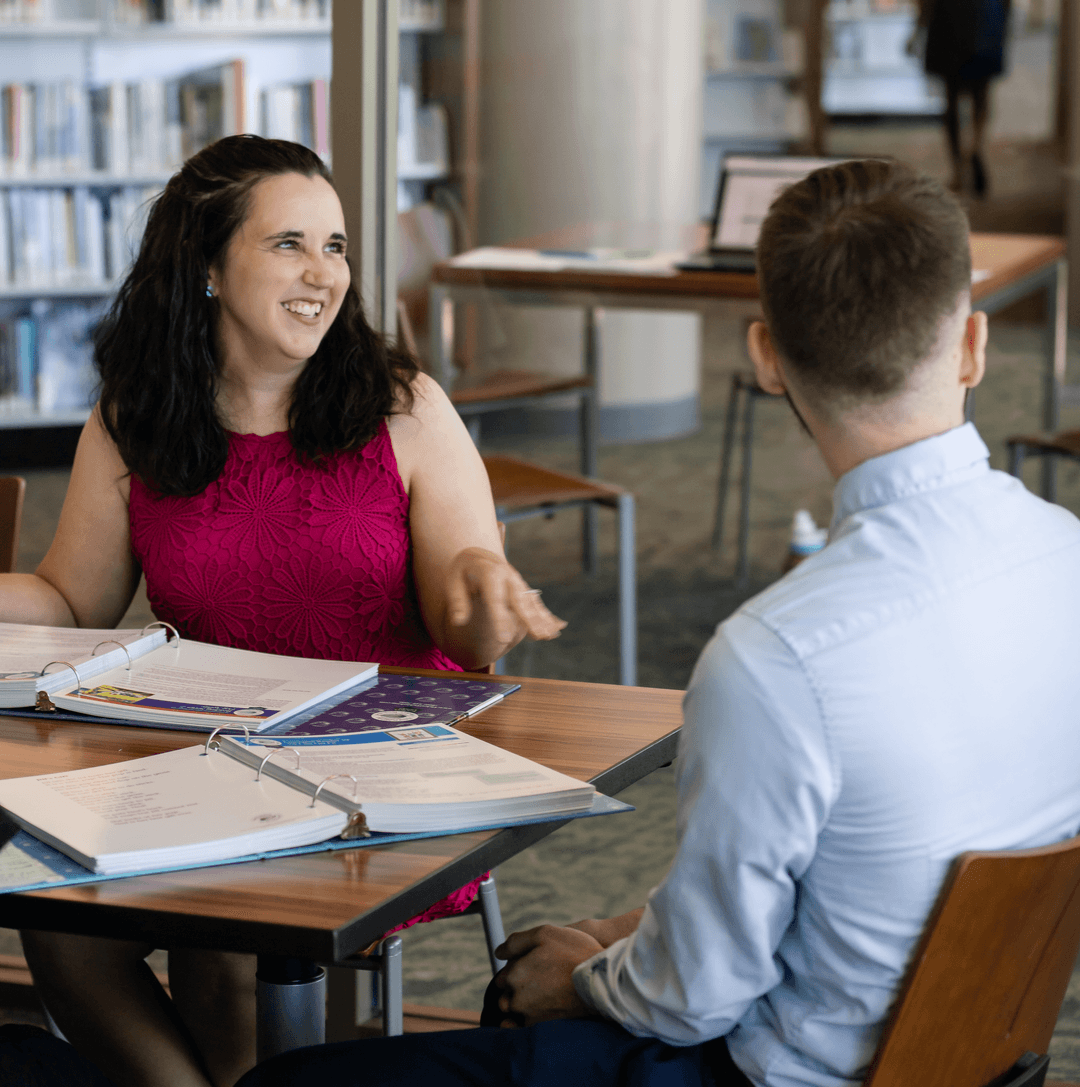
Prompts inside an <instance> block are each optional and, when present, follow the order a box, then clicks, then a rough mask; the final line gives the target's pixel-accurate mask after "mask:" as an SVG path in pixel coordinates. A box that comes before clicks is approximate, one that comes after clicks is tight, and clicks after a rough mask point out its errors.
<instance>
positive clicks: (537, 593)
mask: <svg viewBox="0 0 1080 1087" xmlns="http://www.w3.org/2000/svg"><path fill="white" fill-rule="evenodd" d="M521 595H522V596H543V595H544V590H543V589H522V590H521Z"/></svg>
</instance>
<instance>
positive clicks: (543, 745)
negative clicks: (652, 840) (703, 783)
mask: <svg viewBox="0 0 1080 1087" xmlns="http://www.w3.org/2000/svg"><path fill="white" fill-rule="evenodd" d="M383 671H387V672H402V671H405V672H409V673H411V674H416V672H417V671H418V670H414V669H393V668H387V669H383ZM423 674H430V675H441V674H444V673H438V672H431V673H423ZM476 678H479V679H490V677H489V676H478V677H476ZM503 678H509V677H500V680H502V679H503ZM514 682H520V683H521V690H519V691H516V692H515V693H514V694H512V695H510V696H509V697H508V698H506V699H505V700H503V701H502V702H500V703H498V704H497V705H495V706H492V707H491V708H490V709H487V710H484V711H483V712H482V713H481V714H479V715H478V716H477V717H475V718H473V719H471V720H468V721H465V722H462V723H461V725H460V726H458V727H460V728H461V729H462V731H464V732H468V733H470V734H471V735H473V736H477V737H479V738H480V739H482V740H486V741H488V742H489V743H494V744H498V745H499V746H501V747H505V748H507V749H508V750H511V751H515V752H517V753H519V754H521V755H524V756H526V757H527V758H530V759H534V760H535V761H537V762H541V763H544V764H545V765H547V766H550V767H552V768H553V769H555V770H559V771H561V772H562V773H565V774H569V775H570V776H572V777H576V778H578V779H580V780H583V781H592V782H593V783H594V784H596V786H597V787H598V788H599V789H600V791H601V792H605V793H608V794H614V793H616V792H618V791H620V790H621V789H624V788H625V787H626V786H627V785H629V784H631V783H632V782H634V781H637V780H638V779H640V778H641V777H644V776H645V775H646V774H648V773H650V772H651V771H652V770H655V769H656V768H657V767H659V766H662V765H664V764H665V763H667V762H670V761H671V759H672V758H673V757H674V754H675V747H676V734H677V732H678V729H679V727H680V725H681V723H682V713H681V699H682V692H681V691H672V690H661V689H657V688H646V687H618V686H609V685H606V684H598V683H572V682H568V681H562V680H544V679H520V680H514ZM199 739H200V738H199V735H198V734H193V733H185V732H169V731H165V730H160V729H146V728H138V727H131V726H123V725H106V724H101V725H99V724H85V725H84V724H82V723H80V722H74V721H47V720H41V719H28V718H17V717H2V718H0V777H22V776H25V775H28V774H40V773H55V772H57V771H60V770H74V769H79V768H81V767H86V766H100V765H102V764H105V763H110V762H121V761H123V760H125V759H134V758H141V757H142V756H144V755H153V754H156V753H158V752H161V751H169V750H173V749H175V748H178V747H185V746H190V745H191V744H192V743H198V742H199ZM204 739H205V737H204ZM615 818H617V816H616V817H615ZM559 825H560V824H558V823H545V824H537V825H534V826H526V827H514V828H509V829H507V830H502V831H482V832H478V833H473V834H457V835H452V836H447V837H442V838H428V839H423V840H421V841H413V842H402V843H399V844H397V845H390V846H371V847H363V848H358V849H352V850H342V851H340V852H336V853H313V854H307V855H304V856H299V857H282V858H278V859H276V860H268V861H253V862H250V863H247V864H233V865H224V866H218V867H214V868H200V869H195V870H192V871H186V872H172V873H167V874H162V875H155V876H132V877H129V878H126V879H120V880H113V881H109V882H105V883H98V884H89V885H83V886H78V887H62V888H56V889H51V890H47V891H33V892H29V893H26V894H7V895H0V925H4V926H7V927H11V928H35V927H37V928H42V929H51V930H56V931H63V932H81V933H89V934H97V935H107V936H128V937H132V938H141V939H146V940H149V941H150V942H152V943H154V944H156V945H157V946H168V945H169V944H175V945H187V946H194V947H219V948H225V949H231V950H235V951H254V952H263V953H270V954H283V955H284V954H288V955H295V956H298V957H304V958H309V959H314V960H316V961H319V962H332V961H334V960H335V959H341V958H344V957H346V956H348V955H350V954H352V953H353V952H355V951H356V950H358V949H359V948H361V947H364V946H366V945H367V944H368V943H370V942H371V941H372V940H374V939H376V938H377V937H378V936H380V935H381V934H382V933H383V932H385V931H386V930H387V929H388V928H391V927H392V926H393V925H395V924H398V923H399V922H401V921H404V920H406V919H407V918H408V917H411V916H414V915H415V914H417V913H419V912H420V911H421V910H423V909H425V908H426V907H427V906H429V905H430V904H431V903H432V902H435V901H437V900H438V899H439V898H441V897H443V896H444V895H446V894H448V893H449V892H450V891H452V890H453V889H455V888H456V887H459V886H461V885H462V884H463V883H465V882H467V881H468V880H469V879H472V878H474V877H475V876H478V875H480V874H481V873H482V872H484V871H485V870H487V869H488V868H491V867H493V866H494V865H496V864H498V863H500V862H501V861H503V860H506V859H507V858H508V857H511V856H513V855H514V854H515V853H518V852H520V851H521V850H522V849H524V848H526V847H527V846H529V845H531V844H533V843H534V842H536V841H539V840H540V839H541V838H543V837H544V836H545V835H547V834H549V833H551V831H552V830H554V829H556V828H557V827H558V826H559Z"/></svg>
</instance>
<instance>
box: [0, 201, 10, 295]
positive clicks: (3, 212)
mask: <svg viewBox="0 0 1080 1087" xmlns="http://www.w3.org/2000/svg"><path fill="white" fill-rule="evenodd" d="M7 198H8V193H6V192H5V191H3V190H2V189H0V288H4V287H7V286H9V285H10V284H11V233H10V227H9V223H10V221H11V220H10V216H9V211H8V199H7Z"/></svg>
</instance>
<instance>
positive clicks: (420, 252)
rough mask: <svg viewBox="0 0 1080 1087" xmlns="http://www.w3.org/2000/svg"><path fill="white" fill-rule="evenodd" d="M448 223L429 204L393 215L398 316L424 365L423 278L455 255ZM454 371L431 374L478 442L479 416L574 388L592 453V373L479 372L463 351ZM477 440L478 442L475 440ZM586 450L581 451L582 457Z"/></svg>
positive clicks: (585, 466) (426, 317) (585, 467)
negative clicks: (395, 219)
mask: <svg viewBox="0 0 1080 1087" xmlns="http://www.w3.org/2000/svg"><path fill="white" fill-rule="evenodd" d="M452 234H453V231H452V224H451V220H450V217H449V215H448V214H447V213H446V212H445V211H443V210H442V209H440V208H437V207H435V205H433V204H418V205H417V206H416V207H414V208H410V209H409V210H408V211H403V212H401V213H400V214H399V215H398V253H399V264H400V268H399V273H398V317H399V321H400V318H401V315H402V312H403V311H404V313H405V314H406V315H407V317H408V321H407V324H406V327H407V328H408V329H409V333H408V336H409V349H410V350H411V351H412V352H413V354H414V355H415V356H416V357H417V358H418V359H420V360H421V362H423V363H424V364H425V365H426V366H428V368H429V372H430V365H431V360H430V359H429V358H428V357H427V354H426V352H424V351H422V350H421V348H420V344H421V343H423V344H427V343H428V341H429V336H428V327H429V324H430V321H431V315H430V314H429V313H428V283H429V281H430V279H431V272H432V269H433V268H434V267H435V265H436V264H438V263H439V262H440V261H444V260H449V259H450V257H451V256H453V254H454V245H453V237H452ZM454 366H455V368H456V370H457V373H456V374H454V375H441V374H434V375H433V376H435V377H436V378H437V379H438V380H440V381H446V383H447V384H448V386H449V387H448V394H449V396H450V401H451V403H452V404H453V405H454V407H455V408H457V410H458V413H459V414H460V415H461V416H462V418H463V419H464V420H465V423H466V425H467V426H468V427H469V432H470V434H472V436H473V441H474V442H477V443H478V439H479V436H480V419H481V417H482V416H483V415H485V414H488V413H490V412H495V411H503V410H505V409H507V408H514V407H522V406H524V405H527V404H528V403H530V402H535V401H536V400H540V399H544V398H547V397H553V396H565V395H566V394H567V393H573V394H575V395H576V396H577V398H578V405H579V409H580V412H581V416H582V418H581V427H582V441H583V444H584V445H587V446H589V447H590V449H591V450H592V451H593V455H595V441H596V436H595V434H594V433H592V430H593V429H594V428H595V423H594V420H593V414H594V413H593V412H591V411H590V410H589V408H590V407H592V400H593V396H594V391H595V389H594V386H595V380H594V376H593V375H592V374H591V373H584V374H546V373H538V372H534V371H531V370H515V369H506V368H500V369H497V370H493V371H488V372H483V371H481V370H479V369H478V368H477V367H476V365H475V361H474V360H473V359H472V358H470V357H469V356H468V354H463V355H458V357H456V358H455V359H454ZM478 444H479V443H478ZM584 456H585V454H584V452H583V458H584ZM593 464H594V462H593V461H589V462H588V463H586V462H585V460H584V459H583V461H582V471H583V472H584V473H585V474H586V475H589V474H591V473H592V471H593V470H594V467H593Z"/></svg>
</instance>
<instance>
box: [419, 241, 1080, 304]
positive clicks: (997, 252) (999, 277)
mask: <svg viewBox="0 0 1080 1087" xmlns="http://www.w3.org/2000/svg"><path fill="white" fill-rule="evenodd" d="M1064 255H1065V242H1064V240H1063V239H1062V238H1058V237H1053V236H1050V235H1039V234H972V235H971V257H972V267H973V268H975V269H979V270H984V271H989V272H990V273H991V274H990V277H989V278H988V279H984V280H982V281H981V282H979V283H976V284H975V285H974V286H973V287H972V291H971V295H972V301H974V302H976V303H977V302H978V301H979V299H981V298H986V297H988V296H989V295H991V294H993V293H994V292H995V291H997V290H999V289H1000V288H1001V287H1004V286H1008V285H1010V284H1012V283H1015V282H1017V280H1019V279H1022V278H1023V277H1024V276H1026V275H1029V274H1030V273H1032V272H1036V271H1039V270H1040V269H1042V268H1045V267H1046V266H1047V265H1050V264H1053V263H1055V262H1056V261H1058V260H1060V259H1061V258H1062V257H1063V256H1064ZM432 278H433V280H434V282H436V283H441V284H443V285H445V286H451V287H453V286H459V287H489V288H493V289H506V290H522V291H528V290H534V291H596V292H601V293H611V294H626V295H652V296H654V297H665V296H679V297H683V298H699V299H704V298H744V299H752V298H757V297H758V282H757V276H755V275H747V274H742V273H734V272H709V271H703V272H696V271H695V272H682V271H677V272H676V273H675V274H674V275H621V274H617V273H613V272H602V271H597V272H590V271H581V270H579V269H577V268H574V269H571V270H560V271H542V270H531V269H530V270H522V269H517V268H514V269H510V268H459V267H456V266H454V265H453V264H450V263H443V264H438V265H436V266H435V269H434V271H433V273H432Z"/></svg>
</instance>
